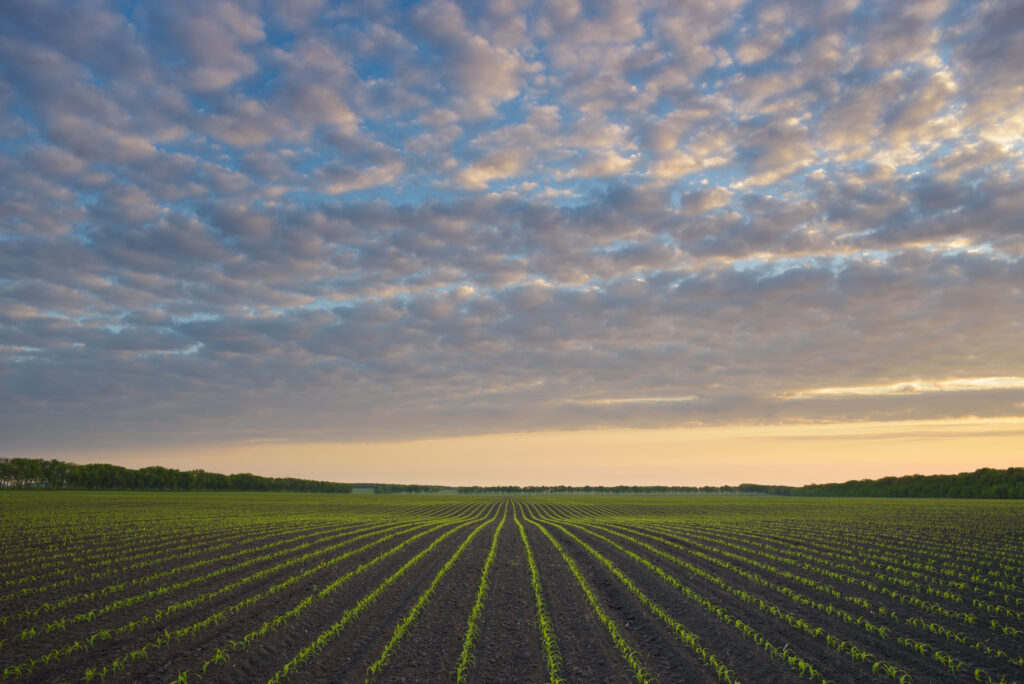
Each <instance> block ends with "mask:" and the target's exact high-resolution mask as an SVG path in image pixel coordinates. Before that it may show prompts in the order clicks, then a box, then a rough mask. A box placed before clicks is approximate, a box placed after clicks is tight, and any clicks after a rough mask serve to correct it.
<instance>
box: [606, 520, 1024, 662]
mask: <svg viewBox="0 0 1024 684" xmlns="http://www.w3.org/2000/svg"><path fill="white" fill-rule="evenodd" d="M609 536H612V538H614V539H615V541H617V542H619V543H623V542H622V541H621V539H619V538H615V537H614V536H613V535H609ZM660 536H665V537H669V536H670V535H664V534H662V535H660ZM644 541H646V542H648V543H651V544H652V545H653V546H655V547H658V548H662V550H664V551H666V552H668V553H671V554H674V555H678V556H680V557H685V556H686V554H684V553H682V552H680V551H679V550H678V549H674V548H672V547H669V546H665V545H663V544H660V543H658V542H656V541H652V540H649V539H644ZM676 541H680V540H679V539H676ZM623 546H625V547H626V548H629V549H630V550H632V551H634V552H635V553H637V554H638V555H640V556H642V557H645V558H647V559H648V560H650V561H651V562H653V563H655V564H656V565H658V566H659V567H661V568H663V569H664V570H666V571H668V572H669V574H670V575H672V576H674V577H676V578H677V579H679V580H680V581H682V582H684V583H688V584H689V585H690V586H691V587H692V588H693V589H694V590H695V591H697V592H698V593H700V594H701V595H703V596H704V597H705V598H708V599H709V600H711V601H713V602H715V603H717V604H718V605H721V606H722V607H723V608H724V609H725V610H726V611H727V612H728V613H729V614H730V615H733V616H735V617H737V618H740V619H742V620H743V621H744V622H746V623H747V624H749V625H750V626H752V627H754V628H755V629H757V630H758V631H759V632H761V633H763V634H765V635H768V636H770V638H771V640H772V642H773V643H775V645H776V646H781V645H782V643H776V642H785V643H788V644H789V645H790V646H792V647H793V648H794V649H795V650H796V651H797V652H798V653H799V654H800V655H802V656H803V657H804V658H806V659H807V660H808V661H809V662H811V663H812V664H813V665H814V666H815V667H816V668H819V669H821V670H822V672H823V673H824V674H825V675H826V676H827V677H828V679H829V680H830V681H832V680H835V681H839V682H871V681H881V680H880V679H879V675H876V674H873V673H872V671H871V664H870V663H861V662H856V661H854V660H853V659H851V658H850V657H849V656H847V655H844V654H841V653H839V652H837V651H836V650H835V649H832V648H830V647H828V645H827V644H826V643H825V641H824V640H823V639H815V638H812V637H810V636H808V635H806V634H805V633H803V632H802V631H801V630H798V629H796V628H794V627H791V626H790V625H788V624H786V623H784V622H782V621H781V620H778V619H776V618H773V617H772V616H770V615H767V614H766V613H763V612H761V611H759V610H757V609H756V608H754V607H753V606H751V605H750V604H747V603H746V602H743V601H740V600H739V599H737V598H736V597H735V596H733V595H732V594H731V593H730V592H726V591H724V590H722V589H720V588H718V587H716V586H714V585H713V584H711V583H710V582H707V581H706V580H703V579H700V578H698V577H695V576H694V575H692V574H690V573H688V572H687V571H686V570H685V569H683V568H681V567H679V566H677V565H675V564H673V563H670V562H668V561H666V560H664V559H663V558H659V557H658V556H657V555H655V554H652V553H650V552H648V551H645V550H644V549H642V548H639V547H636V546H632V545H630V544H629V543H628V542H627V543H623ZM606 548H607V549H608V550H609V554H611V553H612V552H613V551H614V549H612V547H606ZM602 552H603V549H602ZM685 559H686V560H687V561H688V562H690V563H692V564H693V565H695V566H697V567H699V568H701V569H702V570H705V571H707V572H711V573H713V574H716V575H717V576H719V577H721V578H722V579H723V580H725V581H726V582H728V583H729V584H730V585H732V586H733V587H735V588H736V589H739V590H741V591H746V592H748V593H749V594H752V595H754V596H759V597H761V598H763V599H764V600H766V601H768V602H770V603H772V604H774V605H776V606H778V607H779V608H781V609H783V610H785V611H787V612H789V613H791V614H793V615H794V616H796V617H797V618H800V619H804V620H806V621H807V622H808V623H809V624H810V625H812V626H815V627H822V628H823V629H824V630H825V631H826V632H827V633H828V634H831V635H833V636H835V637H836V638H837V639H839V640H840V641H846V642H849V643H850V644H854V645H856V646H857V647H858V648H862V649H865V650H867V651H868V652H869V653H871V654H872V655H873V656H874V657H875V658H879V659H884V660H886V661H888V662H889V663H892V664H894V665H896V666H898V667H900V668H901V669H903V670H906V671H908V672H909V673H910V674H911V675H912V677H913V680H914V681H915V682H922V681H925V682H945V681H975V680H974V677H973V669H972V671H971V672H969V673H968V672H963V673H961V674H960V676H959V677H958V676H957V675H953V674H952V673H951V672H949V671H948V670H947V669H946V668H945V667H944V666H943V665H942V664H941V663H939V662H938V661H937V660H935V659H933V658H931V657H922V656H918V655H917V654H916V653H914V652H913V651H911V650H909V649H906V648H904V647H902V646H900V645H899V644H898V643H897V641H896V639H897V636H898V635H906V636H912V637H913V638H916V639H918V640H920V641H924V642H928V643H932V644H933V646H934V647H935V650H945V651H949V650H950V649H949V648H948V646H946V645H945V644H944V643H943V642H945V641H946V640H945V639H942V638H941V637H934V636H932V635H930V634H927V633H917V634H911V633H910V632H909V630H906V629H902V630H899V631H898V632H896V631H894V633H893V634H892V635H891V636H889V637H888V638H886V639H882V638H880V637H878V636H876V635H874V634H871V633H869V632H868V631H866V630H865V629H864V628H863V627H861V626H858V625H855V624H849V623H846V622H844V621H842V620H841V619H839V618H837V617H832V616H829V615H826V614H825V613H823V612H821V611H818V610H815V609H813V608H809V607H806V606H803V605H801V604H798V603H796V602H793V601H792V600H790V599H789V598H787V597H785V596H783V595H782V594H779V593H777V592H774V591H772V590H769V589H766V588H765V587H763V586H761V585H759V584H755V583H754V582H751V581H750V580H747V579H746V578H744V577H741V576H740V575H737V574H735V573H733V572H730V571H729V570H725V569H722V568H719V567H717V566H715V565H713V564H711V563H708V562H706V561H703V560H702V559H700V558H696V557H686V558H685ZM627 560H628V559H627ZM750 570H751V571H752V572H755V573H757V574H759V575H761V576H764V574H765V573H764V572H758V570H757V569H756V568H750ZM797 591H800V590H799V589H797ZM800 593H804V594H805V595H806V594H807V593H808V592H806V591H800ZM828 602H829V601H828V600H827V599H826V600H825V601H824V603H828ZM929 637H930V638H929ZM979 656H980V654H975V660H977V659H978V658H979ZM763 657H764V658H766V659H767V658H768V656H767V654H765V655H764V656H763ZM968 662H970V661H968ZM1009 669H1010V668H1008V667H1002V668H999V669H998V670H990V674H994V673H995V672H997V671H1000V672H1006V671H1008V670H1009ZM745 679H749V678H745ZM997 680H998V677H997ZM1009 680H1010V681H1012V680H1013V677H1009Z"/></svg>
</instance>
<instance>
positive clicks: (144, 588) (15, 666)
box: [0, 491, 1024, 683]
mask: <svg viewBox="0 0 1024 684" xmlns="http://www.w3.org/2000/svg"><path fill="white" fill-rule="evenodd" d="M0 547H2V550H3V554H2V556H0V670H2V675H3V678H4V679H12V680H13V679H20V680H22V681H44V682H49V681H55V682H59V681H69V682H78V681H96V682H99V681H104V682H122V681H123V682H172V681H179V682H186V681H204V682H205V681H212V682H252V681H273V682H281V681H295V682H321V681H322V682H350V681H352V682H361V681H381V682H431V681H436V682H449V681H453V682H454V681H458V682H545V681H547V682H552V681H568V682H605V681H608V682H620V681H621V682H627V681H633V680H636V681H660V682H702V681H703V682H717V681H726V682H730V681H731V682H736V681H742V682H775V681H801V680H805V681H812V682H822V681H829V682H868V681H877V682H885V681H895V682H937V681H980V682H986V683H987V682H1015V681H1021V680H1024V503H1021V502H997V501H950V500H945V501H942V500H884V499H883V500H879V499H870V500H864V499H860V500H858V499H801V500H791V499H785V498H768V497H701V496H692V497H608V496H600V497H598V496H595V497H584V496H563V497H554V496H550V497H545V496H525V497H521V498H516V499H506V498H501V497H497V496H491V497H487V496H434V495H430V496H428V495H408V496H399V495H391V496H382V495H377V496H372V495H366V496H364V495H339V494H327V495H320V494H281V493H270V494H242V493H231V494H208V493H158V492H124V493H116V492H60V491H57V492H45V491H2V492H0Z"/></svg>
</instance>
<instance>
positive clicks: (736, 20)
mask: <svg viewBox="0 0 1024 684" xmlns="http://www.w3.org/2000/svg"><path fill="white" fill-rule="evenodd" d="M1021 64H1024V3H1022V2H1021V1H1020V0H991V1H985V2H979V1H978V0H964V1H960V2H955V1H946V0H909V1H907V2H891V1H884V0H878V1H873V0H863V1H858V0H838V1H831V0H828V1H826V0H790V1H782V2H776V1H763V2H762V1H758V0H751V1H749V2H740V1H734V0H691V1H683V2H676V1H667V0H666V1H664V2H661V1H657V0H651V1H645V0H638V1H635V2H634V1H632V0H622V1H611V2H574V1H572V0H553V1H551V2H530V1H525V0H524V1H520V0H496V1H494V2H471V1H466V2H462V3H456V2H452V1H446V0H441V1H435V2H423V3H403V2H399V3H395V2H386V1H383V0H374V1H372V2H371V1H368V2H343V3H336V4H335V3H327V2H322V1H320V0H296V1H294V2H288V3H283V2H270V1H267V2H262V3H261V2H249V1H246V0H238V1H236V2H227V1H221V0H202V1H196V2H186V1H177V0H176V1H174V2H157V1H155V0H142V1H135V0H133V1H131V2H120V3H119V2H112V1H111V2H106V1H103V0H96V1H92V0H89V1H84V2H80V1H74V2H71V1H69V2H60V1H58V0H5V2H4V3H3V10H2V12H0V455H4V456H33V457H46V458H50V457H56V458H66V459H68V460H75V461H78V462H96V461H101V462H113V463H121V464H124V465H131V466H138V465H149V464H160V465H164V466H168V467H182V468H194V467H203V468H205V469H207V470H213V471H220V472H238V471H249V472H255V473H259V474H268V475H296V476H301V477H313V478H316V479H330V480H339V481H389V482H424V483H438V484H440V483H447V484H492V483H509V484H517V483H518V484H539V483H552V484H555V483H567V484H588V483H589V484H619V483H622V484H687V485H694V484H696V485H701V484H725V483H729V484H736V483H739V482H749V481H758V482H766V483H767V482H772V483H788V484H802V483H806V482H811V481H819V482H821V481H830V480H842V479H850V478H855V477H877V476H882V475H888V474H906V473H913V472H921V473H935V472H959V471H964V470H973V469H975V468H978V467H981V466H992V467H1007V466H1011V465H1017V466H1019V465H1024V77H1022V76H1021V67H1020V65H1021Z"/></svg>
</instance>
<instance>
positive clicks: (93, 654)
mask: <svg viewBox="0 0 1024 684" xmlns="http://www.w3.org/2000/svg"><path fill="white" fill-rule="evenodd" d="M353 534H355V533H353ZM381 534H384V532H381ZM346 538H347V537H346ZM373 538H375V537H372V538H367V539H365V540H359V541H357V542H355V543H353V544H352V545H351V546H346V547H343V548H342V549H339V550H337V551H335V552H333V553H332V554H331V555H330V556H326V557H318V558H316V559H310V560H308V561H306V562H303V563H300V564H298V565H295V566H293V567H291V568H287V569H285V570H282V571H278V572H274V573H271V574H270V575H269V576H267V577H263V578H260V579H259V580H258V581H257V582H256V583H255V584H251V585H247V586H243V587H240V588H238V589H235V590H232V591H229V592H226V593H225V594H223V595H222V596H218V597H216V598H215V599H214V600H211V601H208V602H206V603H203V604H201V605H200V606H199V607H197V608H196V609H194V610H185V611H182V612H179V613H175V614H174V615H172V616H170V617H168V618H165V619H163V620H159V621H156V622H153V623H149V624H145V625H142V626H140V627H139V628H138V629H136V630H133V631H132V632H130V633H128V634H125V635H123V636H120V637H117V636H115V637H114V638H111V639H100V640H98V641H96V643H95V644H94V646H93V647H91V648H89V649H87V650H84V651H78V652H76V653H74V654H71V655H70V656H69V657H66V658H64V659H62V660H60V661H58V662H56V663H54V664H52V665H50V666H46V665H44V664H40V665H38V666H36V668H35V669H34V671H33V673H32V674H31V675H30V676H29V677H28V678H26V679H27V680H29V681H47V682H49V681H64V680H68V679H70V680H71V681H77V680H79V679H80V678H81V677H82V675H83V673H84V671H85V669H86V668H87V667H96V666H100V667H102V666H104V665H106V664H108V663H111V662H112V661H113V660H115V659H117V658H119V657H121V656H123V655H125V654H127V653H129V652H131V651H132V650H133V649H136V648H139V647H141V646H143V645H145V644H146V643H149V642H150V641H153V640H154V639H156V638H157V637H158V636H159V635H160V634H162V633H163V631H164V629H168V630H171V631H173V630H175V629H177V628H179V627H185V626H188V625H190V624H192V623H194V622H196V621H198V620H202V619H204V618H205V617H207V616H208V615H211V614H213V613H216V612H217V611H219V610H221V609H223V608H226V607H228V606H231V605H234V604H235V603H237V602H238V601H240V600H243V599H244V598H245V597H247V596H251V595H254V594H257V593H260V592H262V591H264V590H265V589H266V588H267V587H269V586H272V585H274V584H277V583H278V582H281V581H282V580H283V579H285V578H286V577H288V576H290V575H293V574H297V573H300V572H302V571H303V570H305V569H306V568H309V567H312V566H313V565H315V564H316V563H318V562H319V561H320V560H322V559H323V558H329V557H332V556H337V555H341V554H343V553H345V552H346V551H348V550H350V549H351V548H358V547H359V546H361V545H362V544H365V543H366V542H369V541H371V539H373ZM338 541H343V540H341V539H339V540H338ZM395 543H397V542H395ZM385 548H386V547H385ZM311 550H315V548H314V549H305V550H304V551H303V552H304V553H305V552H309V551H311ZM376 552H379V551H374V550H373V549H368V550H367V551H365V552H362V553H360V554H357V555H356V556H353V557H352V558H349V559H346V560H345V561H344V562H343V563H341V564H340V566H339V568H334V569H332V572H345V571H347V570H348V569H351V568H352V567H355V566H356V565H358V564H359V563H360V562H362V561H364V560H366V558H368V557H369V554H373V553H376ZM285 560H287V557H281V558H277V559H273V560H271V561H267V562H266V563H260V564H257V565H254V566H250V567H248V568H246V571H247V572H245V573H240V574H237V575H235V574H232V575H229V576H222V577H218V578H215V579H214V580H211V581H210V582H209V583H204V584H202V585H198V586H194V587H189V591H188V595H187V596H172V597H164V599H163V600H161V601H160V602H159V604H158V605H156V604H153V603H148V602H144V603H142V604H138V605H136V606H133V607H131V608H129V609H126V610H122V611H118V612H117V613H116V614H113V615H111V616H110V617H108V618H106V619H105V620H103V621H102V622H100V621H96V622H93V623H83V624H81V625H76V627H75V630H74V631H70V630H69V631H68V632H63V633H60V632H58V633H55V634H52V635H48V636H47V637H46V639H47V640H49V641H50V643H47V644H46V646H47V647H52V646H62V645H63V644H68V643H71V642H73V641H74V639H75V638H83V637H84V636H87V635H89V634H92V633H95V632H96V631H98V630H99V629H102V628H103V625H106V627H107V628H109V629H114V628H116V627H117V626H120V625H123V624H126V623H128V622H129V621H131V620H139V619H141V618H143V617H144V616H148V615H151V614H152V613H153V611H154V610H155V609H156V608H158V607H161V606H166V605H168V604H169V603H172V602H174V601H176V600H181V599H183V598H187V597H188V596H198V595H200V594H202V593H204V592H208V591H215V590H216V589H217V588H218V587H221V586H224V585H225V584H227V583H229V582H230V581H232V579H233V578H238V577H242V576H245V575H248V574H251V573H253V572H258V571H259V570H261V569H262V568H264V567H270V566H273V565H275V564H277V563H280V562H283V561H285ZM318 580H319V581H322V579H319V578H317V577H316V576H314V577H312V578H310V579H309V580H308V582H307V583H306V584H303V583H300V584H299V585H298V586H296V587H290V588H288V589H287V590H286V591H283V592H281V593H280V594H277V595H275V596H273V597H271V599H270V600H269V601H267V602H262V601H261V602H260V603H258V604H256V605H255V606H253V607H250V608H248V609H246V610H243V611H242V612H240V613H239V614H237V615H234V616H231V618H230V619H228V620H225V621H224V622H221V623H218V624H216V625H213V626H211V627H209V628H207V629H206V630H204V631H203V632H201V637H200V638H198V639H191V640H186V641H184V642H173V643H172V648H173V652H172V653H166V651H165V650H163V649H154V650H153V653H152V654H151V655H150V656H149V657H148V658H146V659H143V660H140V661H136V662H135V663H130V664H129V665H128V666H127V668H125V669H124V670H122V671H120V672H118V673H114V674H108V675H107V677H106V680H105V681H141V680H152V681H166V679H167V675H168V674H171V673H174V674H176V673H177V672H178V671H180V670H184V669H188V667H187V666H186V665H185V664H184V663H183V662H182V661H184V662H185V663H188V662H189V661H190V659H191V658H192V656H193V654H194V653H195V649H194V648H193V647H192V646H191V642H193V641H194V642H197V643H198V644H200V645H201V644H204V643H206V642H207V641H208V640H210V639H212V638H214V637H215V636H218V635H221V634H223V633H225V632H228V631H231V632H232V633H233V632H234V631H235V630H237V629H238V628H239V627H240V626H242V625H248V624H249V623H248V622H247V621H246V617H247V616H250V615H251V616H252V621H253V622H254V623H255V625H258V624H260V623H262V621H263V619H264V618H263V617H261V615H262V614H263V611H267V610H272V608H270V606H275V607H276V604H278V603H281V604H284V603H286V602H288V601H289V600H291V602H290V603H287V605H292V604H293V603H295V602H298V601H299V600H301V598H302V597H303V596H305V594H306V593H308V592H309V591H310V588H309V585H311V584H313V583H314V582H317V581H318ZM296 596H297V597H298V598H295V597H296ZM271 614H274V613H271ZM250 629H251V626H250ZM242 633H243V634H244V632H242ZM30 643H32V642H30ZM41 646H43V644H40V643H36V644H34V648H33V652H34V653H39V652H46V651H42V650H41V648H40V647H41ZM202 653H203V654H204V656H203V657H204V658H205V657H207V656H206V655H205V651H203V652H202ZM6 656H7V657H5V659H4V661H5V662H7V658H8V657H11V654H6ZM27 657H31V656H27ZM15 662H19V661H15ZM191 665H193V666H194V665H196V663H195V662H192V663H191ZM200 665H201V663H200ZM175 668H180V669H175ZM193 671H198V670H193ZM154 673H156V679H154V678H153V676H152V675H153V674H154Z"/></svg>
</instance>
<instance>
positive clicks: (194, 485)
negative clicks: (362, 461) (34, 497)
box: [0, 458, 352, 494]
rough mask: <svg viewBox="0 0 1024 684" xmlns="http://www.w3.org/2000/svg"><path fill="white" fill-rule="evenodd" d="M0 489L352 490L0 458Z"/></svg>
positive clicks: (285, 480)
mask: <svg viewBox="0 0 1024 684" xmlns="http://www.w3.org/2000/svg"><path fill="white" fill-rule="evenodd" d="M0 486H3V487H18V488H44V489H158V490H173V491H193V490H213V491H236V492H329V493H334V494H348V493H350V492H351V491H352V485H350V484H343V483H340V482H321V481H319V480H302V479H299V478H294V477H260V476H259V475H252V474H250V473H236V474H234V475H222V474H221V473H209V472H206V471H205V470H185V471H182V470H175V469H174V468H163V467H161V466H150V467H147V468H139V469H131V468H124V467H122V466H116V465H109V464H106V463H90V464H88V465H78V464H76V463H67V462H65V461H57V460H49V461H46V460H42V459H35V458H0Z"/></svg>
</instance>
